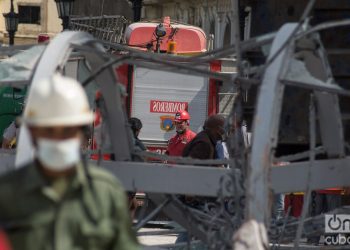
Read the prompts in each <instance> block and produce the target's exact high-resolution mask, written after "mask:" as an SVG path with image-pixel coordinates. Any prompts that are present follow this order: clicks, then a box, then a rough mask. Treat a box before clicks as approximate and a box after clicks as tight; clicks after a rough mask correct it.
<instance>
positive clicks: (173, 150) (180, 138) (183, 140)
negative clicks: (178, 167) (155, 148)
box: [166, 129, 196, 156]
mask: <svg viewBox="0 0 350 250" xmlns="http://www.w3.org/2000/svg"><path fill="white" fill-rule="evenodd" d="M195 136H196V133H194V132H193V131H191V130H190V129H186V131H185V132H184V133H183V134H176V135H174V136H173V137H171V138H170V140H169V142H168V148H167V151H166V154H168V155H170V156H182V151H183V150H184V148H185V146H186V144H187V143H189V142H190V141H191V140H192V139H193V138H194V137H195Z"/></svg>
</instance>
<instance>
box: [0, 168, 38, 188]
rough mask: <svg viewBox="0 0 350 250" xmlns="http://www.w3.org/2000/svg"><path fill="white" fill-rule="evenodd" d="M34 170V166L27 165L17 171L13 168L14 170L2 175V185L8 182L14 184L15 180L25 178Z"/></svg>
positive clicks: (0, 177) (0, 180) (0, 176)
mask: <svg viewBox="0 0 350 250" xmlns="http://www.w3.org/2000/svg"><path fill="white" fill-rule="evenodd" d="M32 168H33V164H26V165H24V166H21V167H20V168H17V169H15V168H14V167H13V169H11V170H9V171H7V172H5V173H0V185H2V184H4V183H6V182H12V181H13V180H14V179H19V178H24V177H25V176H26V175H27V173H28V172H29V171H31V169H32Z"/></svg>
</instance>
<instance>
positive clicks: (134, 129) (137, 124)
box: [129, 117, 147, 151]
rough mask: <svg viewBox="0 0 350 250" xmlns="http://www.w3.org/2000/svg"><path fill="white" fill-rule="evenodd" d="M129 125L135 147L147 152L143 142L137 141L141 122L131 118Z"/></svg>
mask: <svg viewBox="0 0 350 250" xmlns="http://www.w3.org/2000/svg"><path fill="white" fill-rule="evenodd" d="M129 124H130V127H131V130H132V132H133V135H134V139H135V146H136V147H138V149H141V150H142V151H145V150H147V148H146V147H145V145H144V144H143V142H142V141H141V140H140V139H139V134H140V131H141V128H142V122H141V120H140V119H138V118H136V117H131V118H130V119H129Z"/></svg>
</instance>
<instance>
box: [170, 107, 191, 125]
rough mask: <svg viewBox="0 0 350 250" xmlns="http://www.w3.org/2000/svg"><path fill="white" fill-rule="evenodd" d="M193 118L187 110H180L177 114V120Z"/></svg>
mask: <svg viewBox="0 0 350 250" xmlns="http://www.w3.org/2000/svg"><path fill="white" fill-rule="evenodd" d="M190 119H191V116H190V114H189V113H188V112H187V111H186V110H179V111H177V112H176V114H175V119H174V121H175V122H181V121H188V120H190Z"/></svg>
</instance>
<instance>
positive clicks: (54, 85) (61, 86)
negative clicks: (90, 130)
mask: <svg viewBox="0 0 350 250" xmlns="http://www.w3.org/2000/svg"><path fill="white" fill-rule="evenodd" d="M92 121H93V112H92V111H91V110H90V107H89V103H88V99H87V96H86V94H85V91H84V89H83V87H82V86H81V85H80V84H79V83H78V82H77V81H76V80H74V79H72V78H68V77H64V76H61V75H58V74H56V75H54V76H53V77H50V78H48V79H43V80H41V82H38V83H37V84H34V85H33V86H32V89H31V90H30V94H29V99H28V102H27V106H26V108H25V111H24V117H23V122H24V123H26V124H27V125H29V126H35V127H46V126H49V127H51V126H81V125H87V124H90V123H92Z"/></svg>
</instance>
